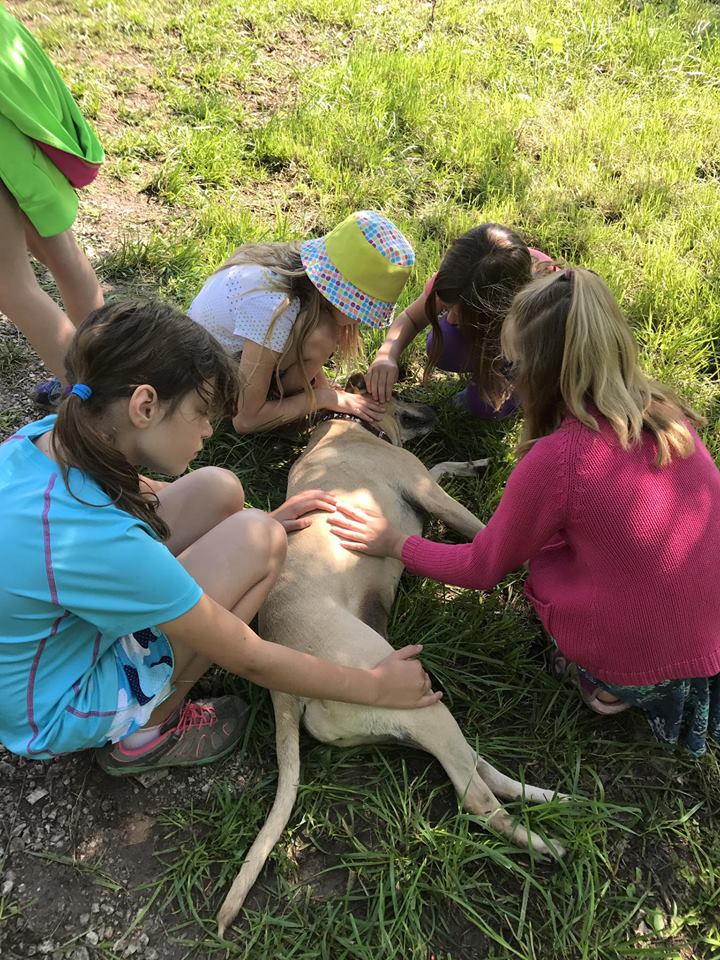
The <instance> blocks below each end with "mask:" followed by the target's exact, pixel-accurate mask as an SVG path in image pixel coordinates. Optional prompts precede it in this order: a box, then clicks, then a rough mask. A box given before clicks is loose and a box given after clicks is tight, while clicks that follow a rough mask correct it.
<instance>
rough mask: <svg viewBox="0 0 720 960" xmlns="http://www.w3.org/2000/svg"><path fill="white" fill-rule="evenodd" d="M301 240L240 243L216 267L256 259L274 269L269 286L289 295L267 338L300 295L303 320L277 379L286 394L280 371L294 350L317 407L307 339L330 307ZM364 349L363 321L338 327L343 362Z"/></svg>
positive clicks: (309, 397) (279, 367)
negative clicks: (304, 258) (311, 275)
mask: <svg viewBox="0 0 720 960" xmlns="http://www.w3.org/2000/svg"><path fill="white" fill-rule="evenodd" d="M300 245H301V244H300V241H295V242H293V243H256V244H245V245H243V246H242V247H238V248H237V250H236V251H235V252H234V253H233V254H231V256H230V257H228V259H227V260H226V261H225V263H224V264H223V265H222V266H221V267H219V269H218V270H216V271H215V272H216V273H219V272H220V270H226V269H227V268H228V267H234V266H238V265H239V264H244V263H254V264H257V265H258V266H261V267H267V269H268V270H269V271H270V273H271V277H270V284H269V289H272V290H277V291H279V292H280V293H284V294H285V297H286V299H285V300H284V301H283V302H282V303H281V304H280V306H279V307H278V308H277V309H276V310H275V312H274V313H273V316H272V320H271V323H270V327H269V328H268V332H267V336H266V338H265V339H266V342H267V343H269V341H270V337H271V335H272V331H273V327H274V326H275V323H276V322H277V319H278V317H279V316H280V315H281V314H282V313H283V312H284V311H285V310H287V308H288V306H289V305H290V303H291V302H292V301H293V300H295V299H297V300H299V301H300V312H301V313H302V314H303V320H302V322H301V323H294V324H293V327H292V333H291V335H290V337H289V338H288V341H287V343H286V344H285V347H284V349H283V351H282V353H281V354H280V356H279V357H278V361H277V363H276V364H275V383H276V386H277V389H278V390H279V392H280V396H282V383H281V380H280V373H281V371H282V369H283V362H284V361H285V359H286V358H287V357H288V355H289V354H290V353H291V352H294V353H295V355H296V356H297V357H298V362H299V364H300V369H301V370H302V374H303V381H304V382H303V389H304V391H305V396H306V398H307V400H308V403H309V404H310V408H311V410H313V409H314V407H315V394H314V393H313V388H312V384H311V383H310V380H309V379H308V377H307V376H306V374H305V367H304V365H303V362H302V357H303V353H304V349H303V348H304V345H305V341H306V340H307V339H308V337H309V336H310V335H311V334H312V333H313V331H314V330H316V329H317V326H318V324H319V323H320V316H321V313H322V312H323V311H325V310H327V308H328V305H329V304H328V301H327V300H326V298H325V297H324V296H323V295H322V294H321V293H320V291H319V290H318V288H317V287H316V286H315V285H314V283H313V282H312V280H310V278H309V277H308V275H307V273H306V272H305V267H304V266H303V262H302V259H301V257H300ZM360 349H361V339H360V329H359V324H356V323H352V324H345V325H343V326H341V327H340V328H339V330H338V350H337V354H338V359H339V360H340V362H341V363H343V364H349V363H351V362H352V361H354V360H355V359H356V358H357V356H358V354H359V353H360Z"/></svg>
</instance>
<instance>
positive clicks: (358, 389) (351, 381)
mask: <svg viewBox="0 0 720 960" xmlns="http://www.w3.org/2000/svg"><path fill="white" fill-rule="evenodd" d="M345 392H346V393H367V387H366V386H365V377H364V376H363V375H362V373H357V372H356V373H353V374H351V375H350V377H349V378H348V382H347V383H346V384H345Z"/></svg>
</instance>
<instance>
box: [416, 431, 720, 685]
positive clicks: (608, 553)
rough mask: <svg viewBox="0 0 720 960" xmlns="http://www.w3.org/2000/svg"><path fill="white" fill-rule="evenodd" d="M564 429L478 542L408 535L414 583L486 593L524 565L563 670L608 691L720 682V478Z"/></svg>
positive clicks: (542, 443) (649, 443)
mask: <svg viewBox="0 0 720 960" xmlns="http://www.w3.org/2000/svg"><path fill="white" fill-rule="evenodd" d="M599 423H600V427H601V429H600V432H599V433H596V432H595V431H593V430H590V429H589V428H588V427H585V426H584V425H583V424H581V423H580V422H579V421H577V420H575V419H574V418H568V419H566V420H565V421H563V423H562V424H561V426H560V427H559V428H558V430H556V431H555V432H554V433H553V434H551V435H550V436H548V437H543V438H542V439H540V440H538V441H537V442H536V443H535V445H534V446H533V447H532V448H531V450H530V451H529V452H528V453H527V454H526V455H525V456H524V457H523V458H522V460H520V462H519V463H518V465H517V467H516V468H515V470H514V471H513V472H512V474H511V475H510V478H509V479H508V482H507V486H506V488H505V492H504V494H503V497H502V500H501V502H500V504H499V506H498V508H497V510H496V511H495V513H494V514H493V516H492V517H491V519H490V522H489V523H488V525H487V527H486V528H485V529H484V530H481V531H480V533H478V535H477V536H476V537H475V539H474V540H473V542H472V543H468V544H461V545H449V544H440V543H434V542H432V541H430V540H424V539H423V538H422V537H409V538H408V540H407V541H406V542H405V545H404V547H403V551H402V560H403V563H404V564H405V566H406V567H407V568H408V570H410V571H411V573H416V574H420V575H422V576H427V577H432V578H434V579H435V580H440V581H442V582H444V583H451V584H455V585H457V586H460V587H474V588H476V589H480V590H489V589H491V588H492V587H494V586H496V584H497V583H499V581H500V580H502V578H503V577H504V576H506V574H508V573H509V572H510V571H512V570H517V569H518V567H520V566H521V565H522V564H523V563H524V562H526V561H527V562H528V563H529V571H530V572H529V575H528V578H527V583H526V585H525V593H526V595H527V597H528V599H529V600H530V602H531V603H532V605H533V606H534V607H535V610H536V611H537V614H538V616H539V617H540V619H541V621H542V623H543V625H544V627H545V629H546V630H547V631H548V633H550V634H551V635H552V636H553V637H554V638H555V640H556V641H557V643H558V646H559V647H560V649H561V650H562V652H563V653H564V654H565V656H567V657H568V658H569V659H571V660H573V661H575V662H577V663H578V664H580V665H581V666H583V667H584V668H585V669H587V670H589V671H590V672H591V673H592V674H593V675H594V676H595V677H597V678H598V679H600V680H605V681H606V682H607V683H618V684H638V685H650V684H654V683H658V682H659V681H661V680H677V679H685V678H691V677H709V676H713V675H714V674H716V673H718V672H720V566H719V564H720V471H718V469H717V467H716V466H715V464H714V463H713V460H712V458H711V457H710V454H709V453H708V451H707V450H706V449H705V447H704V446H703V444H702V442H701V441H700V439H699V438H698V437H697V436H696V435H695V443H696V448H695V452H694V453H693V454H692V455H691V456H690V457H688V458H687V459H685V460H682V459H679V458H677V459H674V460H673V462H672V463H671V464H670V465H669V466H667V467H663V468H660V469H659V468H657V467H655V466H654V463H653V461H654V457H655V447H654V443H653V440H652V438H651V437H650V436H647V437H646V438H645V439H644V440H643V442H642V444H640V445H638V446H636V447H634V448H632V449H630V450H623V449H622V447H621V446H620V444H619V443H618V441H617V438H616V436H615V434H614V432H613V431H612V428H611V427H610V426H609V424H608V423H607V421H605V420H604V419H603V418H600V419H599Z"/></svg>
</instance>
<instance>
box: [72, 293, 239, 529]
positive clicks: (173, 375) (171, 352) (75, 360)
mask: <svg viewBox="0 0 720 960" xmlns="http://www.w3.org/2000/svg"><path fill="white" fill-rule="evenodd" d="M65 370H66V374H67V381H68V383H70V384H75V383H84V384H87V386H89V387H90V388H91V390H92V395H91V396H90V397H89V398H88V399H87V400H81V398H80V397H79V396H76V395H75V394H73V393H71V394H69V395H68V396H67V397H66V399H65V400H64V401H63V403H62V404H61V406H60V409H59V411H58V417H57V422H56V424H55V429H54V432H53V444H54V445H55V451H56V455H57V456H58V460H59V462H60V463H61V466H62V472H63V478H64V480H65V485H66V486H67V488H68V491H69V492H70V493H71V494H72V490H71V489H70V485H69V483H68V470H69V468H70V467H77V468H78V469H79V470H82V471H83V472H84V473H86V474H88V475H89V476H91V477H92V478H93V480H95V481H96V483H98V484H99V486H100V487H102V489H103V490H104V491H105V493H106V494H107V495H108V497H109V498H110V500H111V501H112V502H113V503H114V504H116V505H117V506H119V507H120V508H121V509H123V510H126V511H127V512H128V513H130V514H132V515H133V516H134V517H137V518H138V519H139V520H143V521H144V522H145V523H147V524H149V526H151V527H152V528H153V530H155V531H156V533H157V534H158V536H159V537H160V538H161V539H163V540H165V539H167V537H168V536H169V534H170V531H169V530H168V527H167V525H166V524H165V523H164V521H163V520H162V519H161V518H160V517H159V516H158V514H157V506H158V500H157V497H155V498H154V499H153V498H152V497H148V496H147V495H144V494H143V493H142V492H141V491H140V477H139V474H138V471H137V470H136V468H135V466H134V464H132V463H130V462H129V461H128V460H127V458H126V457H125V455H124V454H123V453H122V452H121V451H120V450H118V449H117V447H115V446H114V444H113V442H112V438H111V436H110V435H109V434H108V432H107V425H106V424H105V423H104V416H105V415H106V413H107V411H108V408H109V407H110V405H111V404H113V403H114V402H115V401H117V400H119V399H122V398H123V397H130V396H131V395H132V392H133V390H134V389H135V388H136V387H137V386H139V385H140V384H143V383H147V384H149V385H150V386H152V387H154V388H155V390H156V392H157V395H158V399H159V401H160V403H162V404H167V406H168V410H167V412H168V413H171V412H172V411H173V410H174V409H175V408H176V407H177V406H178V405H179V404H180V403H181V401H182V400H183V398H184V397H186V396H187V395H188V394H189V393H190V392H191V391H193V390H195V391H197V393H199V394H200V395H201V396H202V397H203V398H204V399H207V400H208V401H209V403H210V405H211V410H212V415H213V416H217V415H223V414H226V415H228V416H233V415H234V413H235V410H236V408H237V396H238V378H237V364H236V363H235V362H234V361H233V359H232V358H231V357H230V356H229V355H228V354H227V353H226V352H225V350H224V349H223V348H222V346H221V345H220V344H219V343H218V341H217V340H216V339H215V338H214V337H213V336H212V335H211V334H210V333H208V331H207V330H205V329H204V328H203V327H201V326H200V325H199V324H197V323H194V322H193V321H192V320H191V319H190V318H189V317H187V316H186V315H185V314H184V313H181V312H180V311H179V310H177V309H175V308H174V307H171V306H169V305H168V304H165V303H160V302H159V301H146V302H139V301H124V302H122V303H113V304H108V305H106V306H104V307H100V309H99V310H95V311H93V312H92V313H91V314H90V316H89V317H88V318H87V319H86V320H85V321H84V322H83V323H82V324H81V325H80V327H79V328H78V330H77V332H76V333H75V336H74V337H73V339H72V342H71V344H70V348H69V350H68V353H67V356H66V358H65ZM73 496H74V494H73Z"/></svg>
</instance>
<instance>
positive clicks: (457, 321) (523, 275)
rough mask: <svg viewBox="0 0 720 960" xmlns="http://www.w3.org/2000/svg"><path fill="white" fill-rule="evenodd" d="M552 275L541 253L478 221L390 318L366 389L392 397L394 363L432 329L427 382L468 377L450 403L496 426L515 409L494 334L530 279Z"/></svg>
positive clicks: (378, 397)
mask: <svg viewBox="0 0 720 960" xmlns="http://www.w3.org/2000/svg"><path fill="white" fill-rule="evenodd" d="M553 269H555V266H554V263H553V261H552V260H551V258H550V257H548V256H547V254H545V253H542V252H541V251H540V250H535V249H533V248H532V247H528V246H527V244H526V243H525V241H524V240H523V239H522V238H521V237H520V236H519V235H518V234H517V233H515V232H514V231H513V230H510V229H509V228H508V227H504V226H501V225H500V224H497V223H484V224H481V226H479V227H475V228H473V229H472V230H469V231H468V232H467V233H464V234H463V235H462V236H460V237H458V238H457V239H456V240H455V241H454V242H453V243H452V245H451V246H450V249H449V250H448V251H447V253H446V254H445V256H444V257H443V260H442V262H441V264H440V267H439V269H438V271H437V273H435V274H434V275H433V276H432V277H431V278H430V279H429V280H428V282H427V283H426V285H425V289H424V290H423V292H422V294H421V295H420V296H419V297H418V298H417V300H415V301H414V302H413V303H411V304H410V306H409V307H407V308H406V309H405V310H403V312H402V313H401V314H400V315H399V316H398V317H397V318H396V319H395V321H394V322H393V324H392V326H391V327H390V329H389V331H388V334H387V337H386V338H385V342H384V343H383V345H382V346H381V347H380V349H379V350H378V352H377V355H376V357H375V359H374V361H373V362H372V364H371V365H370V368H369V369H368V372H367V377H366V382H367V388H368V391H369V392H370V393H371V394H372V396H373V397H374V398H375V399H376V400H380V401H387V400H389V399H390V395H391V393H392V389H393V387H394V385H395V383H396V382H397V379H398V376H399V370H398V361H399V359H400V355H401V353H402V352H403V350H404V349H405V347H406V346H408V344H409V343H410V342H411V341H412V340H414V338H415V337H416V336H417V335H418V334H419V333H420V332H422V331H423V330H425V329H427V328H428V327H430V328H431V329H430V331H429V333H428V336H427V341H426V349H427V354H428V360H427V363H426V366H425V375H426V377H427V376H428V375H429V374H430V373H431V372H432V370H433V369H435V368H436V367H437V369H439V370H445V371H447V372H449V373H459V374H461V375H464V376H465V377H466V378H467V379H469V381H470V382H469V383H468V385H467V386H466V387H465V389H464V390H462V391H461V392H460V393H459V394H457V396H456V398H455V402H456V403H457V404H460V405H464V406H465V407H466V408H467V410H468V411H469V412H470V414H472V415H473V416H475V417H479V418H481V419H483V420H501V419H503V418H504V417H506V416H508V415H509V414H511V413H513V412H514V411H515V410H516V408H517V400H516V399H515V397H514V396H513V394H512V392H511V387H510V384H509V382H508V380H507V378H506V376H505V371H504V364H503V360H502V357H501V354H500V328H501V326H502V322H503V319H504V318H505V315H506V313H507V311H508V308H509V306H510V303H511V301H512V299H513V297H514V296H515V294H516V293H517V292H518V290H520V288H521V287H523V286H525V284H527V283H529V282H530V280H531V279H532V278H533V276H535V275H538V274H539V273H542V272H546V271H548V270H553Z"/></svg>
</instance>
